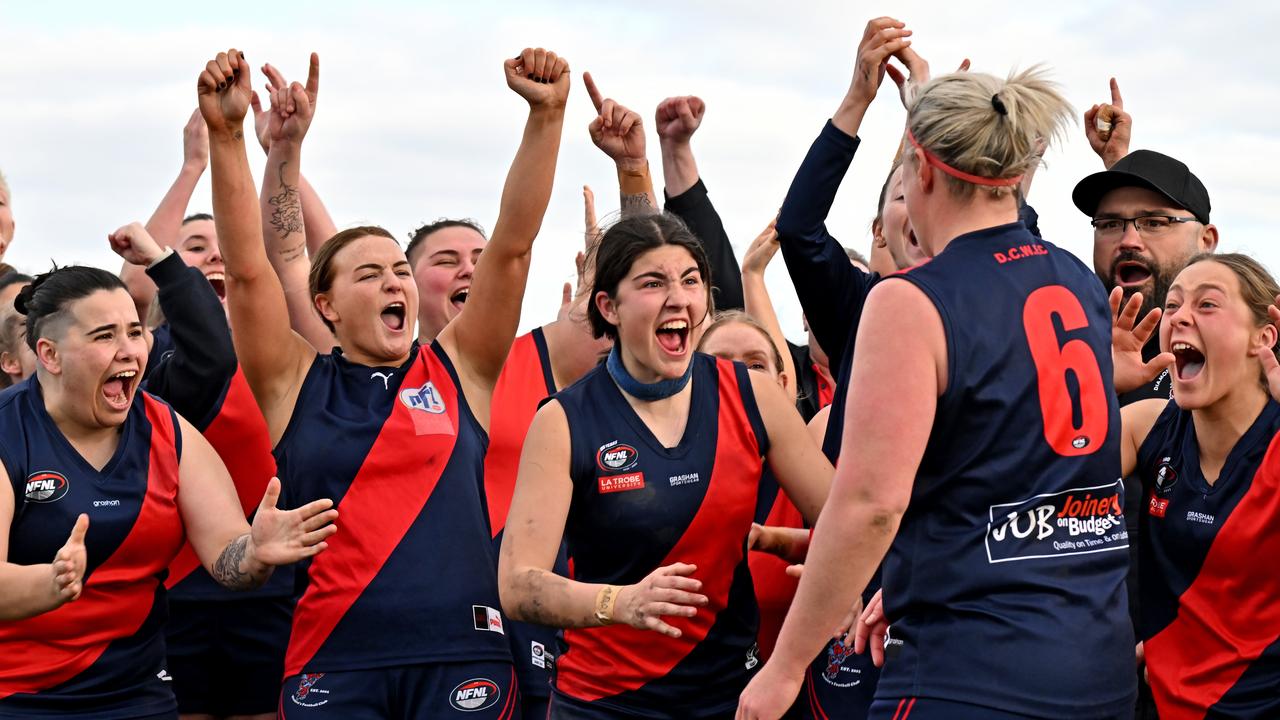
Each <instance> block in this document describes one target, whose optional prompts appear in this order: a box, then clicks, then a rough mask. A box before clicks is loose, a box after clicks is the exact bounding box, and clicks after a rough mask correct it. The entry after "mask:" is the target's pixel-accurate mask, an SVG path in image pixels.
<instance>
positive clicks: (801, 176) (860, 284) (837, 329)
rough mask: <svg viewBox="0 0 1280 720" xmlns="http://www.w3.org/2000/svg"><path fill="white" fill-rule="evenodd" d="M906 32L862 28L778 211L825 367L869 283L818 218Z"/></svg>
mask: <svg viewBox="0 0 1280 720" xmlns="http://www.w3.org/2000/svg"><path fill="white" fill-rule="evenodd" d="M910 34H911V31H910V30H907V29H906V27H905V26H904V25H903V24H902V23H901V22H898V21H897V20H894V19H893V18H888V17H882V18H877V19H875V20H872V21H871V22H869V23H867V27H866V30H865V31H864V33H863V35H862V41H861V43H860V44H859V46H858V59H857V63H856V65H855V67H854V72H853V80H852V82H851V83H850V84H849V90H848V91H847V92H846V93H845V96H844V99H843V100H842V101H841V102H840V106H839V107H838V108H837V109H836V113H835V115H833V116H832V118H831V120H830V122H828V123H827V124H826V126H825V127H824V128H823V129H822V132H821V133H820V134H819V135H818V139H817V140H815V141H814V142H813V145H812V146H811V147H810V148H809V154H808V155H806V156H805V158H804V161H803V162H802V163H801V165H800V169H799V170H798V171H797V172H796V177H795V179H794V180H792V181H791V188H790V189H789V190H788V191H787V198H786V200H784V201H783V203H782V210H781V211H780V212H779V213H778V223H777V227H778V238H779V241H780V242H781V244H782V257H783V259H785V260H786V262H787V271H788V272H789V273H790V274H791V281H792V283H793V284H794V285H795V288H796V295H797V296H798V297H799V299H800V306H801V307H802V308H803V309H804V313H805V317H806V318H807V319H808V321H809V328H810V329H811V330H812V331H813V334H814V336H815V337H816V338H817V340H818V343H819V344H820V345H822V348H823V349H824V350H826V351H827V356H828V357H829V358H830V359H831V365H832V367H839V366H840V363H842V362H843V361H842V358H843V357H844V353H845V352H846V348H845V344H846V342H847V341H848V338H849V329H850V328H851V327H854V326H856V325H857V323H858V318H859V317H860V315H861V312H862V305H863V302H864V301H865V299H866V295H867V291H868V288H869V287H870V284H871V282H872V279H873V278H872V277H871V276H870V275H868V274H867V273H864V272H862V271H861V270H859V269H857V268H855V267H853V266H852V265H850V264H849V257H848V255H846V254H845V251H844V248H843V247H842V246H841V245H840V243H839V242H837V241H836V239H835V238H834V237H832V236H831V233H829V232H827V226H826V219H827V215H828V214H829V213H830V212H831V206H832V204H833V203H834V202H835V198H836V192H837V191H838V190H839V189H840V183H841V181H843V180H844V176H845V173H847V172H848V170H849V165H850V163H852V162H853V155H854V152H855V151H857V149H858V138H857V134H858V128H859V127H860V126H861V124H862V118H863V116H864V115H865V114H866V112H867V108H868V107H870V105H871V101H872V100H874V99H875V97H876V93H877V92H878V91H879V89H880V84H881V80H882V79H883V77H884V73H885V69H884V68H885V67H887V62H888V60H889V58H890V57H891V56H892V55H893V54H894V53H895V52H898V51H899V50H901V49H903V48H904V47H907V46H908V45H909V44H910V42H911V41H910V40H908V39H907V38H908V36H909V35H910Z"/></svg>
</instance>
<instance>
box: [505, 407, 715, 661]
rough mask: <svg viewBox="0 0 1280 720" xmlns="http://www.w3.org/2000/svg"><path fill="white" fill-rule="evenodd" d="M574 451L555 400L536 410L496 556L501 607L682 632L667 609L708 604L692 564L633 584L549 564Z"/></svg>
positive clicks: (559, 620)
mask: <svg viewBox="0 0 1280 720" xmlns="http://www.w3.org/2000/svg"><path fill="white" fill-rule="evenodd" d="M569 453H570V446H569V421H568V418H567V417H566V416H565V413H564V409H563V407H561V405H560V403H559V402H557V401H555V400H552V401H550V402H548V403H547V404H546V405H545V406H543V408H542V409H541V410H539V411H538V414H537V415H536V416H534V419H533V424H532V425H531V426H530V427H529V437H528V439H527V440H526V441H525V444H524V452H523V454H522V455H521V456H520V471H519V474H518V475H517V477H516V489H515V495H514V496H513V497H512V500H511V511H510V513H509V514H508V516H507V527H506V529H505V530H504V531H503V537H502V551H501V558H500V560H499V562H498V590H499V592H500V593H501V598H502V609H503V610H504V611H506V613H507V615H508V616H510V617H511V618H512V619H514V620H523V621H526V622H536V623H539V624H542V625H547V626H550V627H558V628H575V627H594V626H598V625H609V624H613V623H625V624H627V625H630V626H632V627H634V628H637V629H642V630H653V631H655V632H660V633H662V634H664V635H670V636H672V637H675V636H678V634H679V631H677V630H675V629H674V628H672V627H671V626H670V625H668V624H667V623H665V622H663V621H662V616H663V615H667V616H672V615H675V616H682V617H691V616H693V615H694V614H696V613H697V609H698V608H699V607H702V606H705V605H706V604H707V598H706V597H705V596H704V595H701V594H699V591H700V590H701V589H702V583H700V582H699V581H698V580H696V579H694V578H693V577H691V575H692V573H693V571H694V570H695V568H694V566H692V565H686V564H684V563H675V564H672V565H667V566H665V567H660V568H657V569H656V570H654V571H653V572H651V573H649V575H648V576H647V577H645V578H644V579H643V580H641V581H640V582H638V583H636V584H635V585H624V586H621V587H619V586H616V585H605V584H601V583H586V582H579V581H577V580H570V579H568V578H565V577H561V576H560V575H557V574H555V573H554V572H552V571H551V566H552V564H553V563H554V562H555V558H556V553H557V552H558V551H559V548H560V542H561V540H562V539H563V536H564V527H565V521H566V520H567V519H568V517H569V508H570V504H571V503H572V502H573V480H572V478H571V475H570V468H569ZM673 633H674V634H673Z"/></svg>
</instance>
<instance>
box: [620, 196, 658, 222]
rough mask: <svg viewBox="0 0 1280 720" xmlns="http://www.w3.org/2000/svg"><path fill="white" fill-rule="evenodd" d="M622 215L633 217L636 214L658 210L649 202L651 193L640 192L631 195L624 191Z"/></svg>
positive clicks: (645, 213)
mask: <svg viewBox="0 0 1280 720" xmlns="http://www.w3.org/2000/svg"><path fill="white" fill-rule="evenodd" d="M621 200H622V217H633V216H636V215H649V214H651V213H654V212H656V211H655V210H654V208H653V203H650V202H649V193H638V194H636V195H629V194H627V193H622V195H621Z"/></svg>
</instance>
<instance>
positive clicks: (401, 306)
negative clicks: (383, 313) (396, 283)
mask: <svg viewBox="0 0 1280 720" xmlns="http://www.w3.org/2000/svg"><path fill="white" fill-rule="evenodd" d="M403 307H404V303H402V302H393V303H391V304H390V305H388V306H387V308H386V309H387V310H390V309H391V308H403Z"/></svg>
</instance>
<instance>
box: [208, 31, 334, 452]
mask: <svg viewBox="0 0 1280 720" xmlns="http://www.w3.org/2000/svg"><path fill="white" fill-rule="evenodd" d="M249 77H250V70H249V63H248V62H246V61H245V59H244V56H243V55H242V54H240V53H239V52H237V51H236V50H234V49H232V50H229V51H228V52H226V53H218V56H217V58H215V59H214V60H211V61H209V63H208V65H207V66H206V67H205V69H204V71H203V72H201V73H200V78H199V81H198V83H197V91H198V95H199V99H200V112H201V114H202V115H203V116H204V119H205V122H206V123H208V126H209V148H210V160H211V166H212V173H213V208H214V223H215V225H216V226H217V229H218V240H219V244H220V246H221V250H222V257H223V261H224V262H225V264H226V279H227V306H228V309H229V310H230V314H231V326H232V327H233V328H235V332H234V333H233V339H234V341H235V348H236V355H237V357H238V358H239V360H240V366H241V367H242V368H243V369H244V374H245V379H246V380H248V381H249V387H250V389H252V390H253V394H254V398H255V399H256V400H257V402H258V407H259V408H260V409H261V410H262V414H263V416H264V417H265V418H266V421H267V427H268V429H269V431H270V433H271V440H272V443H273V444H274V443H275V442H276V441H278V440H279V439H280V436H281V435H282V434H284V429H285V427H286V425H287V424H288V421H289V417H290V416H291V415H292V414H293V406H294V404H295V402H296V401H297V397H298V391H299V389H300V388H301V387H302V381H303V379H304V378H305V377H306V373H307V370H308V368H309V367H310V364H311V361H312V359H313V358H314V357H315V350H314V349H312V348H311V346H310V345H308V344H307V342H306V340H303V339H302V337H301V336H299V335H297V334H296V333H294V332H293V330H292V329H291V328H290V325H289V309H288V307H287V305H286V304H285V298H284V290H283V288H282V287H281V284H280V279H279V278H278V277H277V276H276V273H275V271H274V270H272V268H271V262H270V261H269V260H268V259H267V253H266V249H265V248H264V247H263V241H262V223H261V218H260V216H259V208H258V202H257V193H256V192H255V191H254V187H253V175H252V174H251V173H250V171H249V158H248V155H247V154H246V151H245V136H244V116H245V113H247V112H248V109H249V99H250V94H251V93H252V90H251V89H250V80H249ZM290 92H291V94H292V96H293V99H294V102H295V103H298V104H306V103H307V102H308V100H307V95H306V92H305V91H303V89H302V87H301V86H300V85H297V84H296V83H295V84H294V86H292V87H291V88H290ZM302 118H306V119H308V120H309V113H308V112H298V113H295V114H294V115H293V116H292V117H291V118H290V120H291V121H293V122H300V121H301V119H302Z"/></svg>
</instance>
